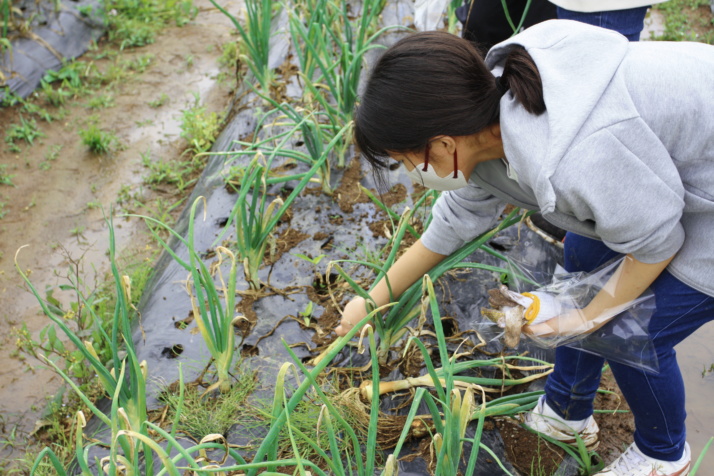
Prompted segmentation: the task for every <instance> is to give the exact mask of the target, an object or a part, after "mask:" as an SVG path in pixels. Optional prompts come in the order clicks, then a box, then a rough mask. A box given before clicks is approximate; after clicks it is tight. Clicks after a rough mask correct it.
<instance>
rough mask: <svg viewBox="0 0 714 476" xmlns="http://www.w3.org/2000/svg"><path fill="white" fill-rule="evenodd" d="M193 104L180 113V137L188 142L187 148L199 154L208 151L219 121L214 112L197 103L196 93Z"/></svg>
mask: <svg viewBox="0 0 714 476" xmlns="http://www.w3.org/2000/svg"><path fill="white" fill-rule="evenodd" d="M195 98H196V99H195V103H194V106H193V107H191V108H189V109H185V110H184V111H182V113H181V137H183V138H184V139H186V140H187V141H188V143H189V149H190V150H191V151H192V152H194V153H196V154H199V153H201V152H206V151H208V150H209V149H210V148H211V146H212V145H213V141H214V140H215V139H216V136H218V133H219V132H220V126H221V121H220V119H219V118H218V115H217V114H216V113H215V112H210V113H209V112H207V111H206V108H205V107H203V106H199V105H198V101H199V98H198V95H196V96H195Z"/></svg>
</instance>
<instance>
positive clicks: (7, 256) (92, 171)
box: [0, 0, 238, 469]
mask: <svg viewBox="0 0 714 476" xmlns="http://www.w3.org/2000/svg"><path fill="white" fill-rule="evenodd" d="M223 3H224V4H225V5H227V6H228V7H229V8H230V7H231V6H232V8H233V10H235V9H236V5H237V4H238V2H234V1H229V2H223ZM195 4H196V5H197V6H198V7H199V9H200V13H199V14H198V16H197V17H196V19H195V20H194V21H193V22H191V23H190V24H188V25H186V26H184V27H182V28H176V27H172V28H168V29H167V30H165V31H163V32H162V33H160V34H159V35H158V36H157V40H156V42H155V43H154V44H151V45H148V46H146V47H143V48H138V49H136V50H132V51H130V52H125V54H123V56H122V58H123V59H132V58H136V57H139V56H145V55H151V57H152V58H153V59H152V62H151V64H150V66H149V67H148V68H147V69H146V71H145V72H144V73H142V74H134V75H133V76H132V77H130V78H129V79H128V80H126V81H123V84H121V85H120V86H119V87H118V88H117V89H116V90H115V91H114V92H113V95H114V102H115V106H113V107H110V108H106V109H101V110H99V111H89V110H88V109H87V107H86V106H85V105H84V104H85V102H86V98H84V99H83V98H79V99H77V100H76V101H74V103H73V104H72V105H67V106H66V109H67V110H68V115H67V116H66V117H65V118H64V119H63V120H61V121H54V122H52V123H50V124H47V123H40V127H41V130H42V131H43V133H44V134H45V135H46V137H44V138H42V139H39V140H36V141H35V144H34V145H33V146H31V147H25V146H21V148H22V152H20V153H17V154H15V153H10V152H8V151H7V150H6V147H4V144H3V147H2V148H0V149H1V150H0V164H5V165H6V166H7V168H6V169H5V173H6V174H10V175H14V177H13V178H12V182H13V183H14V185H15V186H14V187H9V186H1V188H0V202H2V203H4V206H3V208H2V212H3V213H5V215H4V217H3V218H2V219H0V236H1V237H2V239H1V240H0V302H2V306H1V307H0V362H1V363H2V364H1V365H0V414H1V415H2V417H1V418H0V432H2V435H1V436H0V461H2V462H6V461H7V460H8V459H10V458H14V457H17V456H20V454H21V453H22V449H23V446H22V440H23V439H24V438H25V437H26V435H27V434H28V433H29V432H30V431H32V430H33V428H34V427H35V422H36V421H37V420H38V419H39V418H40V416H41V412H42V410H43V408H44V407H45V405H46V403H47V398H48V397H50V396H52V395H53V394H54V393H55V391H56V389H57V388H58V387H59V386H60V385H61V381H60V378H59V377H58V376H56V375H55V374H54V373H53V372H51V371H49V370H46V369H43V367H42V365H40V363H39V362H36V361H30V360H27V361H24V360H22V359H20V358H18V357H17V355H16V352H15V349H16V347H15V340H16V338H15V337H14V336H13V328H15V327H19V326H21V325H22V324H23V323H24V324H25V325H27V327H28V329H29V330H30V332H32V333H33V335H34V336H35V337H36V336H37V334H38V332H39V330H40V329H41V328H42V327H44V326H45V325H46V324H47V323H48V322H49V320H48V319H47V318H46V317H45V316H44V315H41V314H40V312H39V307H38V304H37V301H36V300H35V298H34V297H33V296H32V295H31V294H30V293H29V292H27V291H26V290H25V289H24V288H23V287H22V286H21V284H20V283H21V281H20V278H19V275H18V273H17V271H16V270H15V268H14V264H13V257H14V255H15V252H16V250H17V249H18V248H19V247H20V246H23V245H29V246H28V247H27V248H25V249H24V250H23V251H22V253H21V254H20V257H19V263H20V266H21V267H22V268H23V269H24V270H27V271H30V272H31V274H30V279H31V280H32V281H33V283H34V284H35V286H36V287H37V288H38V289H39V290H40V291H42V290H44V289H45V287H46V286H54V285H56V284H58V283H59V282H60V281H61V275H63V274H66V270H67V266H68V264H69V261H68V260H67V258H66V256H67V255H69V256H71V257H72V258H73V259H79V258H80V257H82V262H83V267H84V271H85V273H86V276H85V278H86V279H87V280H88V283H87V284H88V285H89V286H90V288H91V286H92V283H91V281H92V280H93V278H94V277H95V276H96V277H98V278H100V279H101V278H102V277H103V275H104V273H105V272H106V271H107V269H108V267H107V264H108V263H107V258H106V255H105V252H106V250H107V247H108V242H107V240H108V233H107V227H106V225H105V223H104V219H103V216H102V211H101V209H99V208H95V205H96V204H101V205H102V206H103V207H104V208H105V209H106V210H109V208H110V207H111V206H114V207H117V208H118V209H119V210H120V211H126V210H127V209H128V210H131V211H133V212H137V213H143V214H148V215H153V214H157V213H159V214H160V213H162V208H165V207H168V206H170V205H172V204H174V203H175V202H176V200H177V199H178V197H177V196H175V195H174V194H173V193H162V191H161V190H158V191H155V190H151V189H150V188H149V187H148V186H147V185H146V184H145V183H144V181H143V177H144V176H146V175H148V173H149V172H148V169H147V168H145V167H144V166H143V165H142V154H146V153H147V152H149V151H150V155H151V157H152V158H153V159H154V160H159V159H162V160H179V159H181V154H182V153H183V151H184V150H185V147H186V141H185V140H184V139H182V138H181V137H180V135H179V134H180V132H181V131H180V124H181V111H182V110H184V109H188V108H190V107H192V106H193V105H194V104H195V101H196V96H197V97H198V100H199V102H200V103H201V104H202V105H204V106H206V108H207V110H208V111H213V112H216V113H218V114H219V115H220V114H223V113H224V111H225V110H226V109H227V107H228V105H229V103H230V99H231V96H230V89H231V86H232V85H234V83H235V81H233V80H232V79H231V78H230V76H231V73H232V72H231V71H227V70H226V71H227V73H228V79H226V80H224V81H221V82H219V81H217V75H218V74H219V72H220V71H219V64H218V58H219V57H220V55H221V53H222V46H223V45H224V44H226V43H227V42H229V41H235V37H234V36H233V35H232V32H233V28H232V26H231V25H230V22H229V21H228V20H227V19H226V18H225V17H224V16H223V15H222V14H221V13H220V12H217V11H216V10H215V9H214V8H211V4H210V3H209V2H208V1H206V0H196V1H195ZM102 61H104V62H105V63H106V61H107V60H97V61H96V63H97V65H98V66H99V67H105V66H107V65H106V64H103V63H102ZM162 94H165V95H166V97H167V100H166V101H165V104H164V105H162V106H161V107H158V108H152V107H150V106H149V105H148V103H149V102H151V101H154V100H157V99H159V98H160V97H161V95H162ZM194 95H196V96H194ZM90 114H98V116H99V125H100V127H101V128H103V129H105V130H108V131H112V132H113V133H114V134H116V136H117V137H118V139H119V142H120V143H121V144H122V147H121V149H120V150H117V151H115V152H113V153H111V154H110V155H108V156H97V155H94V154H92V153H91V152H89V151H88V149H87V148H86V146H84V145H82V144H81V142H80V140H79V137H78V134H77V131H78V130H79V129H81V128H84V127H85V125H86V120H87V117H88V116H89V115H90ZM17 121H18V116H17V110H16V109H12V108H11V109H0V130H1V131H3V132H2V136H3V137H4V131H6V130H7V127H8V126H9V125H10V124H13V123H16V122H17ZM57 149H59V153H58V154H57V157H56V158H55V159H54V160H48V156H49V155H50V154H51V151H53V150H57ZM48 166H49V168H48ZM166 188H167V189H168V187H166ZM120 198H123V203H122V204H121V205H117V201H118V200H119V199H120ZM134 198H137V199H138V200H136V201H135V200H134ZM157 200H158V202H157ZM139 202H141V203H144V204H146V208H144V207H142V205H139ZM181 208H182V207H181V206H179V207H178V210H179V211H180V209H181ZM116 234H117V246H118V249H119V251H120V255H122V256H124V257H125V259H126V262H127V263H128V262H136V261H137V260H141V259H142V258H143V257H148V256H152V255H153V254H152V250H151V249H147V246H149V242H150V241H149V239H148V234H147V232H146V228H145V225H144V224H143V222H142V221H139V220H132V221H127V220H117V222H116ZM57 274H59V275H60V276H58V275H57ZM32 360H34V359H32ZM4 442H5V443H6V442H10V443H17V444H19V445H18V446H17V447H16V448H13V446H12V445H6V444H3V443H4ZM2 468H3V465H2V464H0V469H2Z"/></svg>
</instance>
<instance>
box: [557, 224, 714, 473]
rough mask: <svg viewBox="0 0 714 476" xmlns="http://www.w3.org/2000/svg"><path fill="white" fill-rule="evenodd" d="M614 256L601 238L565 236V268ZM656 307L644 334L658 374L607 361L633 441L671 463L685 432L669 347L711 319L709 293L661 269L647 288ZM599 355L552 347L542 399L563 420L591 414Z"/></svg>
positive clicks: (713, 301) (584, 267)
mask: <svg viewBox="0 0 714 476" xmlns="http://www.w3.org/2000/svg"><path fill="white" fill-rule="evenodd" d="M616 256H618V255H617V253H615V252H614V251H612V250H610V249H609V248H607V247H606V246H605V245H604V244H603V243H602V242H600V241H596V240H592V239H590V238H585V237H582V236H579V235H576V234H574V233H568V234H567V235H566V237H565V269H566V270H567V271H570V272H573V271H586V272H587V271H592V270H593V269H595V268H597V267H598V266H600V265H602V264H604V263H605V262H607V261H609V260H610V259H612V258H614V257H616ZM650 288H651V289H652V291H653V292H654V295H655V302H656V306H657V309H656V311H655V312H654V314H653V315H652V318H651V319H650V325H649V332H650V335H651V336H652V342H653V344H654V347H655V351H656V353H657V358H658V360H659V368H660V372H659V373H658V374H652V373H648V372H644V371H642V370H639V369H636V368H634V367H630V366H627V365H622V364H617V363H614V362H611V363H610V368H611V369H612V373H613V375H614V376H615V380H616V381H617V385H618V386H619V387H620V390H621V391H622V394H623V395H624V396H625V399H626V400H627V403H628V404H629V406H630V409H631V411H632V414H633V416H634V417H635V434H634V440H635V443H637V447H638V448H639V449H640V451H642V452H643V453H644V454H646V455H647V456H650V457H653V458H656V459H660V460H664V461H676V460H678V459H679V458H681V457H682V453H683V451H684V443H685V441H686V430H685V427H684V420H685V419H686V416H687V414H686V411H685V408H684V404H685V402H684V382H683V380H682V375H681V373H680V371H679V366H678V364H677V356H676V353H675V351H674V346H675V345H677V344H678V343H679V342H681V341H682V340H684V338H686V337H687V336H689V335H690V334H692V333H693V332H694V331H696V330H697V329H698V328H699V327H701V326H702V325H703V324H705V323H707V322H709V321H711V320H712V319H714V297H711V296H708V295H706V294H703V293H701V292H699V291H697V290H695V289H692V288H691V287H689V286H687V285H686V284H684V283H682V282H681V281H679V280H678V279H676V278H675V277H674V276H672V275H671V274H670V273H669V272H668V271H664V272H663V273H662V274H661V275H660V276H659V277H658V278H657V279H656V280H655V282H654V283H653V284H652V286H650ZM603 364H604V359H603V358H601V357H598V356H596V355H593V354H588V353H585V352H581V351H579V350H576V349H571V348H568V347H559V348H558V349H556V358H555V371H554V372H553V373H552V374H551V375H550V376H549V377H548V381H547V382H546V385H545V392H546V401H547V403H548V405H549V406H550V407H551V408H552V409H553V410H555V412H556V413H557V414H559V415H560V416H561V417H562V418H565V419H566V420H582V419H585V418H587V417H589V416H590V415H592V413H593V399H594V398H595V393H596V391H597V388H598V385H599V383H600V375H601V371H602V367H603Z"/></svg>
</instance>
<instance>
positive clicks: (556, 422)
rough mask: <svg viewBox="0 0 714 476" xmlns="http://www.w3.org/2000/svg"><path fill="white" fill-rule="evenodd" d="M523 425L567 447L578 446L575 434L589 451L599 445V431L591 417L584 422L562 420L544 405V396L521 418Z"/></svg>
mask: <svg viewBox="0 0 714 476" xmlns="http://www.w3.org/2000/svg"><path fill="white" fill-rule="evenodd" d="M523 423H524V424H525V425H526V426H527V427H528V428H530V429H531V430H533V431H535V432H537V433H541V434H543V435H545V436H548V437H550V438H553V439H554V440H558V441H562V442H563V443H565V444H568V445H572V446H577V445H578V439H577V438H576V436H575V435H576V434H577V435H578V436H579V437H580V439H581V440H582V441H583V443H584V444H585V447H586V448H587V449H588V450H590V451H593V450H595V449H596V448H597V447H598V445H599V444H600V442H599V441H598V437H597V434H598V431H599V430H600V429H599V428H598V426H597V423H596V422H595V419H594V418H593V417H592V416H589V417H588V418H586V419H585V420H563V419H562V418H561V417H560V416H558V415H557V414H556V413H555V411H553V409H552V408H550V407H549V406H548V404H547V403H545V395H544V396H542V397H540V399H539V400H538V404H537V405H536V406H535V408H534V409H533V410H531V411H530V412H528V413H526V414H525V415H524V416H523Z"/></svg>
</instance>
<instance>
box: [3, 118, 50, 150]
mask: <svg viewBox="0 0 714 476" xmlns="http://www.w3.org/2000/svg"><path fill="white" fill-rule="evenodd" d="M38 137H45V134H44V133H42V132H40V130H39V129H38V128H37V122H35V120H34V119H25V118H24V117H22V116H20V124H12V125H11V126H10V127H9V128H8V130H7V132H6V133H5V142H7V143H8V144H10V147H11V149H13V150H14V151H15V152H18V151H19V149H18V148H17V145H16V144H15V141H18V140H22V141H25V142H26V143H27V144H28V145H33V144H34V143H35V139H37V138H38Z"/></svg>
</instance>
